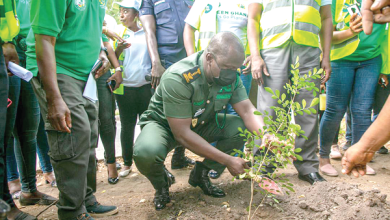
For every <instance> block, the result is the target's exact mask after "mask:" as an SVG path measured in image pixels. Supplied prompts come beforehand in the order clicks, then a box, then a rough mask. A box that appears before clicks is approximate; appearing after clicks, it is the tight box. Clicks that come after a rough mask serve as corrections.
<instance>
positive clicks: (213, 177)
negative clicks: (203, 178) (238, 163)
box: [209, 170, 221, 179]
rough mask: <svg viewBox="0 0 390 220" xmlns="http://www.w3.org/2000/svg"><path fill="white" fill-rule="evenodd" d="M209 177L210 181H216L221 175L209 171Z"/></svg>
mask: <svg viewBox="0 0 390 220" xmlns="http://www.w3.org/2000/svg"><path fill="white" fill-rule="evenodd" d="M209 177H210V178H211V179H218V178H219V177H221V174H219V173H218V172H217V171H215V170H210V171H209Z"/></svg>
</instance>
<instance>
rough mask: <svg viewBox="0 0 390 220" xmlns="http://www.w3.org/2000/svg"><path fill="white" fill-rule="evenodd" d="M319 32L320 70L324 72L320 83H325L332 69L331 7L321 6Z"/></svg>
mask: <svg viewBox="0 0 390 220" xmlns="http://www.w3.org/2000/svg"><path fill="white" fill-rule="evenodd" d="M320 14H321V25H322V26H321V30H320V40H321V48H322V55H323V58H322V61H321V68H322V69H323V70H324V72H325V75H323V77H322V78H321V83H326V82H327V81H328V80H329V78H330V75H331V73H332V67H331V66H330V47H331V45H332V35H333V23H332V12H331V5H325V6H321V8H320Z"/></svg>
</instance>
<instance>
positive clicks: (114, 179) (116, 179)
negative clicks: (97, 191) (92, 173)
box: [107, 177, 119, 185]
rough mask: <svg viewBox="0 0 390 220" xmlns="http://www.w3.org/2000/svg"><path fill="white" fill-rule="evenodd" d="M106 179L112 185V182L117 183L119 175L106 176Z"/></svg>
mask: <svg viewBox="0 0 390 220" xmlns="http://www.w3.org/2000/svg"><path fill="white" fill-rule="evenodd" d="M107 180H108V183H109V184H111V185H114V184H117V183H118V182H119V177H115V178H111V177H108V179H107Z"/></svg>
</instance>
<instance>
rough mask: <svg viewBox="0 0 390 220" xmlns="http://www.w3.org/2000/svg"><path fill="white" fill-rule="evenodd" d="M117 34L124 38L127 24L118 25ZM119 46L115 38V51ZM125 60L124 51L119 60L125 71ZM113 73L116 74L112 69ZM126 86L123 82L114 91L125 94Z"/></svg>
mask: <svg viewBox="0 0 390 220" xmlns="http://www.w3.org/2000/svg"><path fill="white" fill-rule="evenodd" d="M117 30H118V31H117V34H118V35H119V36H120V37H121V38H123V37H124V36H125V34H126V32H127V27H125V26H123V25H120V26H118V27H117ZM117 47H118V40H115V41H114V42H113V47H112V48H114V51H115V50H116V48H117ZM124 60H125V54H124V53H123V52H122V53H121V55H120V56H119V58H118V61H119V65H120V67H121V68H122V70H123V71H124V68H123V61H124ZM111 73H112V74H114V73H115V70H111ZM122 77H123V72H122ZM124 92H125V91H124V86H123V84H121V85H120V86H119V88H118V89H116V90H115V91H114V93H115V94H117V95H123V94H124Z"/></svg>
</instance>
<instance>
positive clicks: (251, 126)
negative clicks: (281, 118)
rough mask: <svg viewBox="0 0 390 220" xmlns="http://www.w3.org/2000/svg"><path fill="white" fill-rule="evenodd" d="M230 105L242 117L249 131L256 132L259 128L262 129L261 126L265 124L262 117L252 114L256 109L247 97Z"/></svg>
mask: <svg viewBox="0 0 390 220" xmlns="http://www.w3.org/2000/svg"><path fill="white" fill-rule="evenodd" d="M232 107H233V109H234V110H235V111H236V112H237V114H238V115H239V116H240V117H241V118H242V120H243V121H244V124H245V127H246V128H247V129H248V130H249V131H250V132H254V131H256V132H257V133H258V132H259V130H260V131H262V130H263V127H264V126H265V123H264V121H263V117H261V116H259V115H255V114H254V112H255V111H257V109H256V108H255V106H253V104H252V102H251V101H250V100H249V99H246V100H243V101H241V102H238V103H236V104H233V105H232Z"/></svg>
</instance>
